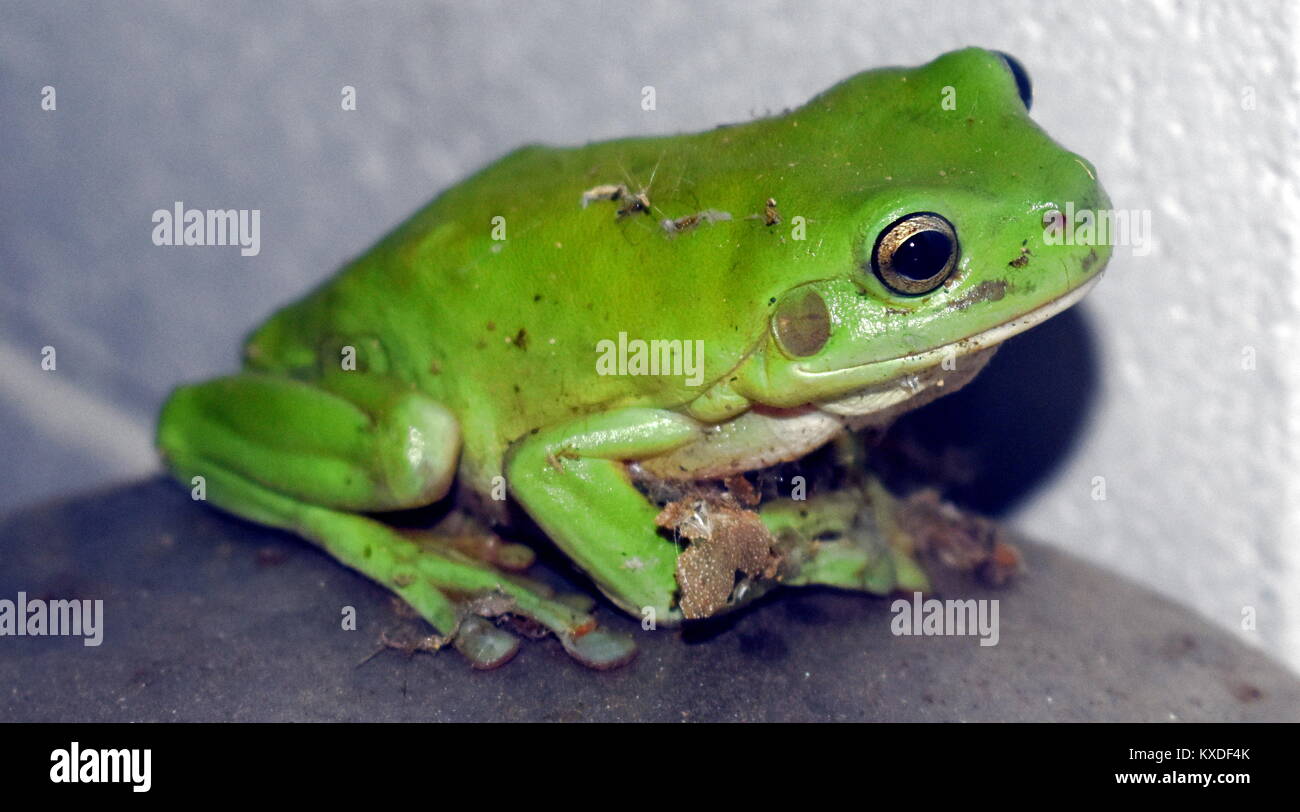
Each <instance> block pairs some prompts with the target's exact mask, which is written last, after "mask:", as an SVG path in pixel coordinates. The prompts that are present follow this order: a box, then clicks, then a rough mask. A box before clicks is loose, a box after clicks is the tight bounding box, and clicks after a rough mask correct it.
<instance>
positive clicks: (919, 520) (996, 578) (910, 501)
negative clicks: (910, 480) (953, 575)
mask: <svg viewBox="0 0 1300 812" xmlns="http://www.w3.org/2000/svg"><path fill="white" fill-rule="evenodd" d="M897 516H898V524H899V526H900V527H901V528H902V529H903V530H904V531H905V532H907V534H908V535H910V536H911V537H912V538H913V539H914V540H915V542H916V545H917V552H918V553H921V554H924V555H928V556H931V557H933V558H934V559H935V560H937V561H938V562H939V563H940V564H942V565H943V566H945V567H948V568H949V569H953V570H958V571H960V572H974V573H975V574H976V576H978V577H979V579H980V580H981V581H983V582H984V583H986V584H988V585H989V586H1002V585H1004V584H1006V583H1007V582H1008V581H1010V580H1011V579H1012V578H1014V577H1015V576H1016V575H1019V574H1020V573H1021V572H1023V571H1024V559H1023V557H1022V556H1021V555H1020V551H1019V550H1018V549H1016V547H1015V546H1014V545H1013V544H1011V542H1010V541H1008V540H1007V533H1006V531H1005V530H1003V529H1002V527H1001V526H1000V525H999V524H998V523H997V522H994V521H993V520H992V519H987V518H985V517H983V516H979V515H976V514H974V513H968V512H966V511H963V510H960V509H959V508H957V507H956V506H955V505H953V504H952V503H951V502H945V501H943V499H941V498H940V497H939V492H938V491H936V490H933V489H926V490H922V491H918V492H917V493H914V494H912V495H911V496H908V497H907V498H906V499H903V500H900V501H899V504H898V513H897Z"/></svg>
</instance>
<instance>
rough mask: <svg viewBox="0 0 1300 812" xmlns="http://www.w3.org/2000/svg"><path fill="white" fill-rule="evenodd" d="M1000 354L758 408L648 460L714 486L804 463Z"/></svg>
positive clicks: (666, 471)
mask: <svg viewBox="0 0 1300 812" xmlns="http://www.w3.org/2000/svg"><path fill="white" fill-rule="evenodd" d="M996 349H997V347H996V346H994V347H990V348H988V349H984V350H980V351H978V352H975V353H972V354H971V355H968V356H966V357H964V358H962V359H961V364H960V367H961V368H960V369H957V370H947V369H944V368H943V367H942V366H933V367H930V368H928V369H924V370H921V371H920V372H918V373H915V374H912V375H908V376H906V377H904V378H901V379H898V380H894V381H889V382H887V383H883V384H878V385H876V386H872V387H868V388H866V389H862V390H859V391H857V392H852V393H850V394H848V395H845V396H843V397H840V398H837V399H835V400H830V401H823V402H820V403H810V404H808V405H806V406H800V407H798V408H794V409H772V408H766V407H762V406H755V407H753V408H751V409H750V410H749V411H747V412H745V413H744V414H741V415H738V416H736V417H734V418H732V419H731V420H728V421H726V422H724V423H719V424H717V425H712V426H704V427H702V428H701V433H700V439H699V440H697V441H695V442H692V443H690V444H688V445H685V446H682V447H681V448H678V449H677V450H675V451H672V452H669V453H668V454H663V455H660V456H658V457H653V458H650V459H645V460H641V461H640V466H641V469H642V470H643V471H645V472H647V473H649V474H652V475H654V476H657V477H660V478H663V479H714V478H720V477H726V476H730V475H731V474H737V473H741V472H743V471H752V470H755V469H757V468H766V467H768V466H769V465H776V464H777V463H781V462H788V461H790V460H795V459H799V458H800V457H803V456H805V455H807V454H809V453H811V452H813V451H815V450H817V449H818V448H820V447H821V446H823V445H825V444H826V443H827V442H829V441H830V440H831V439H832V438H834V437H835V436H836V435H837V434H839V433H840V432H842V431H845V430H850V431H856V430H858V429H862V428H866V427H867V426H881V427H883V426H885V425H887V424H888V423H889V422H890V421H892V420H893V419H894V418H895V417H897V416H898V415H900V414H902V413H903V412H906V411H909V410H911V409H915V408H917V407H918V406H923V405H925V404H926V403H929V402H930V401H932V400H934V399H935V398H937V397H939V396H941V395H946V394H949V393H951V392H955V391H957V390H958V389H960V388H961V387H962V386H963V385H965V384H966V383H967V382H968V381H970V380H971V379H972V378H974V377H975V375H976V374H977V373H978V372H979V371H980V370H981V369H982V368H983V367H984V365H985V364H986V363H988V360H989V358H991V357H992V356H993V353H994V352H995V351H996Z"/></svg>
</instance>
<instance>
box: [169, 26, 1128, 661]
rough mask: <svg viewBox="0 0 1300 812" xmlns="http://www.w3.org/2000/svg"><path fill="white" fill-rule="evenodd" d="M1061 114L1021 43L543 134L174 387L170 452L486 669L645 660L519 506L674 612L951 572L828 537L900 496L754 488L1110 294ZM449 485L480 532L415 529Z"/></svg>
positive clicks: (562, 544)
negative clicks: (609, 624)
mask: <svg viewBox="0 0 1300 812" xmlns="http://www.w3.org/2000/svg"><path fill="white" fill-rule="evenodd" d="M1028 103H1029V87H1028V80H1027V78H1026V77H1025V75H1024V73H1023V71H1022V70H1021V69H1020V67H1019V65H1018V64H1017V63H1016V62H1015V61H1014V60H1012V59H1010V58H1009V57H1006V56H1004V55H1002V54H999V53H997V52H992V51H986V50H981V49H975V48H971V49H966V50H961V51H956V52H953V53H949V54H946V55H944V56H941V57H939V58H938V59H936V60H934V61H933V62H930V63H929V64H926V65H924V66H921V67H918V68H914V69H881V70H872V71H868V72H864V73H860V74H858V75H856V76H853V77H850V78H849V79H846V80H844V81H843V82H841V83H839V84H837V85H835V86H834V87H832V88H830V89H829V90H827V91H825V92H823V93H822V94H821V95H818V96H816V97H815V98H813V99H812V100H811V101H809V102H808V103H807V104H805V105H803V106H802V107H799V108H797V109H794V110H791V111H788V112H786V113H784V114H782V115H777V116H773V117H768V118H763V119H760V120H756V121H752V122H749V123H745V124H740V125H733V126H724V127H719V128H717V129H712V130H709V131H706V132H702V133H697V134H688V135H679V136H674V137H652V138H629V139H622V140H616V141H609V142H604V143H595V144H590V145H587V146H582V147H576V148H564V149H559V148H550V147H542V146H528V147H524V148H521V149H519V150H517V151H515V152H512V153H510V154H509V155H507V156H505V157H503V158H502V159H500V160H499V161H497V162H496V163H493V164H491V165H490V166H488V167H486V168H485V169H483V170H481V171H479V172H478V173H477V174H475V175H473V176H472V177H470V178H468V179H467V180H465V181H463V182H461V183H459V184H458V185H456V186H453V187H452V188H450V189H448V190H446V191H445V192H443V193H442V194H441V195H439V196H438V197H437V198H435V199H434V200H433V201H432V202H431V203H429V204H428V205H427V206H426V207H424V208H423V209H421V210H420V211H418V212H417V213H415V214H414V215H413V216H412V217H411V218H410V219H409V220H407V221H406V222H405V223H404V224H402V225H400V226H398V227H397V228H396V229H395V230H394V231H393V232H391V233H390V234H388V235H387V236H386V237H384V238H383V239H382V240H381V241H380V242H379V243H378V244H377V245H375V246H374V247H373V248H371V249H370V250H369V251H367V252H366V253H364V254H362V255H361V256H360V257H359V258H357V259H355V260H353V261H352V262H350V263H349V264H347V265H346V266H345V267H344V268H343V269H342V270H341V271H340V272H339V273H338V274H337V275H336V276H335V277H333V278H332V279H331V280H329V281H328V282H326V283H325V284H324V285H323V286H321V287H320V288H319V289H317V290H316V291H314V292H312V293H311V294H310V295H308V296H307V297H306V298H304V299H302V300H300V301H298V302H297V303H295V304H291V305H289V306H288V307H285V308H284V309H282V310H280V311H279V312H277V313H276V314H275V315H274V316H273V317H272V318H271V319H270V320H269V321H267V322H266V323H265V324H264V325H263V326H262V327H260V328H259V329H257V330H256V331H254V332H253V334H252V335H251V336H250V337H249V339H248V341H247V343H246V346H245V351H244V361H243V369H242V371H241V372H239V373H237V374H234V375H231V376H229V377H223V378H218V379H214V380H210V381H206V382H202V383H197V384H194V385H189V386H183V387H180V388H178V389H177V390H176V391H175V392H173V393H172V395H171V397H170V398H169V399H168V401H167V402H166V404H165V406H164V407H163V409H162V413H161V416H160V419H159V426H158V435H157V437H158V444H159V447H160V449H161V452H162V454H163V456H164V458H165V461H166V463H167V465H168V467H169V469H170V471H171V472H172V473H173V474H174V476H176V477H177V478H178V479H179V480H181V481H182V482H184V483H186V484H187V485H188V484H190V483H192V482H195V481H196V480H195V479H194V478H195V477H202V478H203V480H202V481H203V482H204V485H205V488H206V493H207V497H206V498H207V499H208V500H210V501H211V502H213V503H214V504H215V505H216V506H218V507H220V508H222V509H224V510H226V511H229V512H231V513H234V514H236V515H238V516H241V517H244V518H246V519H250V520H252V521H254V522H260V523H263V524H266V525H271V526H274V527H277V528H284V529H287V530H289V531H292V532H294V533H297V534H300V535H301V536H303V537H305V538H307V539H309V540H311V541H312V542H314V543H315V544H317V545H319V546H320V547H321V548H323V549H324V550H325V551H327V552H328V553H329V554H331V555H332V556H334V557H335V558H337V559H338V560H339V561H340V562H342V563H343V564H345V565H347V566H349V567H352V568H354V569H356V570H359V571H360V572H362V573H364V574H365V575H367V576H368V577H370V578H372V579H374V580H375V581H377V582H379V583H381V584H384V585H386V586H387V587H389V588H391V589H392V590H393V591H394V592H395V593H397V594H398V595H400V596H401V598H402V599H404V600H405V601H406V602H407V603H409V604H410V605H411V606H412V607H413V608H414V609H415V610H416V611H417V612H418V613H419V614H420V615H421V616H422V617H423V618H424V619H426V620H427V621H428V622H429V623H430V624H432V625H433V627H434V628H435V629H436V630H437V632H438V634H437V635H435V639H438V640H440V641H442V642H452V643H454V644H455V645H456V647H457V648H458V649H459V650H460V651H461V652H463V653H464V654H466V655H467V656H468V657H469V658H470V660H471V662H472V663H473V664H475V665H478V666H484V667H488V666H493V665H496V664H499V663H501V662H503V661H505V660H506V659H508V658H509V657H510V656H511V655H512V654H513V652H514V651H515V650H516V647H517V646H518V642H517V638H516V637H515V635H514V634H512V633H511V631H510V629H514V630H516V631H518V630H520V629H522V630H524V631H525V632H531V633H541V632H550V633H553V634H554V635H555V637H556V638H558V640H559V641H560V642H561V643H562V644H563V646H564V648H565V649H566V650H567V651H568V652H569V653H570V654H572V655H573V656H574V657H575V658H577V659H578V660H580V661H581V662H583V663H585V664H588V665H591V666H595V667H610V666H614V665H618V664H621V663H623V662H626V661H627V660H628V659H629V658H630V656H631V654H632V652H633V651H634V650H635V646H634V643H633V641H632V640H631V639H630V638H629V637H628V636H625V635H618V634H614V633H612V632H610V631H609V630H607V629H604V628H598V627H597V624H596V622H595V621H594V620H593V617H592V615H591V613H590V609H591V602H590V601H588V602H587V603H586V604H585V605H584V604H582V603H581V602H580V601H575V600H573V599H572V598H573V597H574V596H567V597H566V596H557V595H555V594H553V592H552V591H550V590H549V589H547V588H546V587H544V586H542V585H541V584H539V583H538V582H536V581H533V580H530V579H528V578H526V577H524V576H523V575H521V574H520V570H522V569H523V568H525V567H526V566H527V565H528V563H529V562H530V561H531V558H532V556H531V552H530V550H529V549H528V548H526V547H523V546H521V545H519V544H516V543H506V542H504V541H503V540H501V538H500V537H498V536H495V535H494V533H493V531H491V530H490V529H489V528H492V527H496V526H500V525H501V524H502V523H504V522H506V521H507V520H508V519H509V518H510V517H511V516H512V515H515V516H518V515H521V511H520V509H522V514H526V516H527V518H528V519H529V520H531V522H532V523H535V525H536V527H537V528H540V530H541V531H542V533H544V534H545V536H547V537H549V539H550V540H551V541H553V542H554V545H555V546H556V547H557V548H558V549H559V551H561V552H562V553H563V554H564V556H566V557H567V558H568V559H570V560H571V561H572V563H573V564H574V565H575V566H576V567H577V568H578V569H579V570H581V571H582V572H583V573H585V574H586V576H588V577H589V578H590V580H591V582H592V583H593V584H594V585H595V587H597V588H598V589H599V590H600V591H601V592H603V593H604V594H605V595H606V596H608V598H609V599H610V600H611V601H612V602H613V603H614V604H615V605H616V606H617V607H620V608H621V609H623V610H625V611H627V612H629V613H631V614H633V615H635V616H636V617H638V618H641V619H642V621H643V623H642V625H643V627H644V628H651V627H654V628H665V627H672V626H675V625H677V624H680V623H681V622H682V621H683V620H686V619H690V618H695V617H703V616H707V615H709V614H713V613H716V612H718V611H722V610H723V609H725V608H729V607H731V606H733V605H737V604H739V603H743V602H745V600H746V599H747V597H749V596H752V595H753V594H757V593H758V592H759V591H761V590H759V589H753V588H751V587H754V586H765V585H770V584H773V583H785V584H811V583H819V584H832V585H834V586H839V587H844V588H849V589H861V590H865V591H870V592H888V591H889V590H891V589H894V588H898V587H905V586H909V585H914V584H918V583H923V582H924V575H923V573H918V572H917V571H916V568H915V567H914V566H911V565H910V564H909V562H908V561H907V558H908V554H907V550H906V549H904V548H898V549H891V550H886V551H885V552H884V553H881V551H880V549H879V548H878V547H872V546H871V544H868V543H866V542H864V541H863V540H862V539H858V540H857V541H856V542H852V543H841V544H830V543H825V541H824V540H821V541H819V540H817V538H818V535H817V534H816V533H815V532H814V530H810V529H809V528H815V526H816V525H817V523H818V522H831V523H834V522H835V521H838V520H843V519H844V517H845V516H846V515H847V514H846V513H845V511H846V510H847V511H848V513H852V512H853V511H854V510H855V508H854V504H855V503H856V502H861V501H863V500H866V501H870V500H871V499H872V496H871V491H872V489H873V488H876V487H877V486H875V485H872V486H870V487H868V488H866V489H865V490H862V491H860V492H856V495H851V496H849V497H848V499H847V501H846V496H845V493H843V492H841V493H838V494H836V493H825V494H820V493H818V494H800V493H797V492H795V490H797V489H794V488H792V489H791V493H786V494H782V495H781V497H782V498H780V499H778V500H769V501H767V502H766V503H764V504H763V505H762V506H761V507H760V508H758V509H757V510H754V509H753V504H754V500H753V499H752V498H751V497H752V494H746V493H743V491H745V490H746V483H747V480H744V475H745V474H746V473H747V472H754V471H756V470H758V469H763V468H766V467H768V466H773V465H776V464H778V463H782V462H786V461H789V460H795V459H798V458H801V457H804V456H805V455H808V454H810V453H811V452H813V451H814V450H816V449H818V448H819V447H821V446H823V445H826V444H827V443H829V442H830V441H832V440H833V439H835V438H836V437H838V436H842V435H844V434H845V432H850V431H855V430H858V429H863V428H865V427H880V426H883V425H884V424H886V423H887V422H888V421H889V420H890V419H891V418H892V417H894V416H896V415H897V414H899V413H900V412H902V411H905V410H907V409H910V408H914V407H916V406H918V405H920V404H923V403H925V402H927V401H928V400H931V399H933V398H934V397H936V396H938V395H941V394H944V393H946V392H950V391H953V390H954V389H956V388H957V387H958V386H960V385H961V384H962V383H964V382H965V381H966V380H968V379H969V378H970V377H971V376H973V375H974V374H975V373H976V372H977V371H978V370H979V368H980V366H981V365H982V364H983V363H984V362H985V361H986V360H987V359H988V357H989V355H990V354H991V352H992V350H993V348H995V347H996V345H997V344H998V343H999V342H1000V341H1002V340H1003V339H1005V338H1007V337H1009V336H1011V335H1014V334H1016V333H1018V332H1020V331H1022V330H1025V329H1027V328H1029V327H1031V326H1033V325H1035V324H1037V323H1039V322H1041V321H1043V320H1044V319H1046V318H1048V317H1050V316H1052V315H1053V314H1056V313H1058V312H1060V311H1061V310H1063V309H1065V308H1067V307H1069V306H1070V305H1072V304H1073V303H1075V302H1077V301H1078V300H1079V299H1080V298H1081V297H1082V296H1083V295H1084V294H1085V293H1086V292H1087V291H1088V290H1089V289H1090V288H1091V287H1092V286H1093V284H1094V283H1095V282H1096V281H1097V279H1098V276H1099V274H1100V273H1101V271H1102V269H1103V267H1104V265H1105V264H1106V260H1107V259H1108V257H1109V250H1108V249H1107V248H1106V247H1105V246H1088V245H1075V244H1071V245H1061V244H1051V243H1053V242H1059V241H1052V240H1048V239H1046V238H1045V229H1044V223H1045V221H1046V220H1050V219H1051V218H1052V217H1059V216H1060V215H1059V214H1058V213H1057V212H1058V211H1063V210H1064V209H1065V205H1066V203H1067V202H1072V203H1073V204H1074V209H1075V210H1098V209H1101V208H1104V207H1106V206H1108V205H1109V204H1108V201H1107V199H1106V197H1105V194H1104V192H1103V191H1102V189H1101V186H1100V185H1099V184H1098V181H1097V178H1096V174H1095V172H1094V170H1093V167H1092V166H1091V165H1090V164H1089V163H1088V162H1087V161H1086V160H1084V159H1083V158H1081V157H1079V156H1078V155H1075V154H1073V153H1071V152H1069V151H1067V150H1065V149H1063V148H1062V147H1060V146H1058V145H1057V144H1056V143H1054V142H1053V141H1052V140H1051V139H1050V138H1049V137H1048V136H1047V135H1046V134H1045V133H1044V132H1043V131H1042V130H1041V129H1039V127H1038V126H1036V125H1035V124H1034V122H1033V121H1032V120H1031V119H1030V117H1029V112H1028ZM718 481H724V482H727V483H728V485H727V486H726V487H725V488H722V489H721V490H718V489H715V490H714V491H713V492H712V495H707V494H706V495H704V496H698V494H703V493H705V492H704V491H702V490H701V491H695V493H696V494H697V496H698V498H695V499H694V501H692V497H691V496H690V494H691V493H692V490H691V489H692V488H696V487H702V484H703V483H708V482H718ZM664 488H667V489H668V490H667V491H664ZM664 492H667V493H670V494H675V495H671V496H668V497H662V496H660V497H658V498H657V497H656V494H660V493H664ZM683 494H686V496H683ZM881 498H882V499H883V497H881ZM444 499H454V500H455V503H454V504H455V506H456V510H455V515H456V516H459V517H460V518H459V519H458V520H457V521H455V522H451V523H447V522H444V523H443V524H440V525H439V526H438V527H436V528H434V529H433V531H430V532H423V533H420V532H411V531H409V530H399V529H396V528H394V527H392V526H391V525H390V524H389V523H385V522H384V521H382V518H383V517H382V514H383V513H384V512H386V511H396V510H402V509H409V508H415V507H419V506H425V505H430V504H432V503H434V502H437V501H439V500H444ZM880 504H885V502H883V501H882V502H880ZM846 506H847V507H846ZM470 516H472V517H475V518H474V519H473V520H470V519H468V518H466V517H470ZM755 516H757V517H759V518H760V521H759V522H758V523H755V521H754V517H755ZM837 517H838V518H837ZM877 524H878V525H880V523H877ZM880 526H883V525H880ZM792 528H793V529H794V530H795V531H797V532H794V533H793V536H792V535H791V533H790V532H788V531H790V530H791V529H792ZM792 537H793V538H794V540H793V541H790V538H792ZM779 538H784V539H786V541H785V542H782V543H780V544H777V543H774V542H773V539H779ZM882 555H883V559H882ZM882 560H886V561H887V562H888V563H889V566H886V567H884V568H883V569H882V566H881V561H882ZM742 593H746V594H742ZM488 619H494V620H495V622H493V621H492V620H488Z"/></svg>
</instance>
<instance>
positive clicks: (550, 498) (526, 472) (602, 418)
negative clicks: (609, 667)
mask: <svg viewBox="0 0 1300 812" xmlns="http://www.w3.org/2000/svg"><path fill="white" fill-rule="evenodd" d="M698 436H699V425H698V424H697V423H696V422H695V421H694V420H692V419H690V418H688V417H685V416H683V415H680V414H677V413H675V412H668V411H662V410H659V409H642V408H629V409H620V410H617V411H613V412H609V413H605V414H598V415H590V416H587V417H584V418H581V419H579V420H575V421H572V422H569V423H564V424H561V425H558V426H553V427H551V428H548V429H545V430H543V431H541V432H539V433H537V434H534V435H530V436H528V437H525V438H524V439H522V440H520V441H519V442H518V443H517V444H516V445H515V446H514V447H513V448H512V449H511V453H510V455H509V458H508V460H507V462H506V473H507V477H508V479H509V482H510V488H511V491H512V493H513V495H514V497H515V498H516V499H517V500H518V501H519V503H520V504H522V505H523V506H524V508H525V510H527V511H528V514H529V515H530V516H532V518H533V520H534V521H536V522H537V523H538V525H540V526H541V528H542V529H543V530H545V531H546V533H547V535H548V536H550V538H551V539H552V540H553V541H554V542H555V543H556V544H557V545H558V546H559V547H560V548H561V549H562V550H564V552H565V554H566V555H568V556H569V558H571V559H572V560H573V561H574V563H576V564H577V565H578V566H580V567H581V568H582V569H583V570H584V571H586V573H587V574H588V575H590V576H591V578H592V580H594V581H595V582H596V585H597V586H599V587H600V589H601V591H602V592H604V593H605V594H606V595H608V596H609V598H610V599H611V600H613V601H614V602H615V603H616V604H618V605H619V606H620V607H622V608H623V609H624V610H626V611H628V612H631V613H633V614H636V615H640V614H642V612H643V611H644V610H645V609H646V608H653V609H654V611H655V616H656V621H657V622H659V623H667V624H672V623H674V622H675V621H677V620H679V619H680V617H681V615H680V613H679V612H677V611H676V610H675V609H673V608H672V605H673V597H674V594H675V593H676V591H677V579H676V576H675V570H676V564H677V553H678V549H677V545H676V544H675V543H674V542H672V541H670V540H669V539H666V538H664V537H663V536H660V535H659V533H658V532H657V527H656V525H655V516H656V515H657V513H658V510H657V508H656V507H655V506H654V505H652V504H650V502H648V501H647V500H646V498H645V497H644V496H642V495H641V493H640V492H639V491H638V490H637V489H636V488H635V487H634V486H633V485H632V482H631V479H630V478H629V477H628V474H627V470H626V468H625V467H624V465H623V464H622V462H623V461H624V460H635V459H639V458H643V457H649V456H654V455H657V454H661V453H664V452H666V451H669V450H671V449H673V448H676V447H679V446H681V445H682V444H684V443H687V442H690V441H691V440H693V439H695V438H697V437H698Z"/></svg>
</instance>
